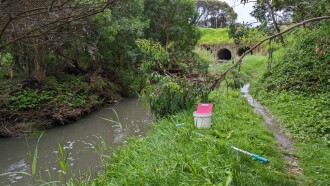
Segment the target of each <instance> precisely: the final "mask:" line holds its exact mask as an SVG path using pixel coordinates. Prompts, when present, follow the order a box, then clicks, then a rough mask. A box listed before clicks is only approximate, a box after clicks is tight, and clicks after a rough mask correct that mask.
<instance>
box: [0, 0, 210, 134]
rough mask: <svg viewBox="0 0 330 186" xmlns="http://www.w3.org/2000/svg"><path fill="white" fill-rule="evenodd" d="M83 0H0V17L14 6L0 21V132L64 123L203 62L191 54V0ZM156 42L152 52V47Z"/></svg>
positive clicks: (193, 32)
mask: <svg viewBox="0 0 330 186" xmlns="http://www.w3.org/2000/svg"><path fill="white" fill-rule="evenodd" d="M89 3H91V2H79V3H78V5H77V4H76V3H75V1H68V2H67V3H64V4H63V2H61V1H51V2H47V3H46V4H45V5H44V4H40V3H29V2H27V3H25V4H24V3H22V4H18V3H13V2H9V1H5V2H1V6H0V8H1V11H3V12H4V15H8V17H10V16H9V14H10V10H12V9H15V8H16V9H17V12H14V15H13V16H17V18H16V17H13V19H7V18H6V19H2V18H3V17H2V18H1V21H0V23H1V24H0V28H1V29H0V30H1V32H0V75H1V76H0V103H1V104H0V116H1V117H0V136H6V137H8V136H20V135H22V134H25V133H31V132H33V131H35V130H36V129H37V130H40V129H41V130H43V129H45V128H48V127H50V126H52V125H54V124H67V123H70V122H71V121H73V120H76V119H79V118H80V117H81V116H82V115H84V114H86V113H88V112H90V111H92V110H94V109H96V108H99V107H100V106H102V105H104V104H108V103H112V102H114V101H117V100H119V99H120V98H121V97H122V96H123V97H125V96H133V95H138V94H139V93H140V92H141V90H142V89H144V88H145V87H146V86H149V87H151V86H153V85H154V84H157V83H158V82H160V80H161V77H162V76H164V75H165V74H181V75H182V76H183V75H186V74H190V73H195V72H196V71H198V70H200V67H201V66H203V61H200V60H199V57H198V55H197V54H195V53H194V52H193V50H194V48H195V45H196V43H197V41H198V39H199V31H198V29H197V26H196V24H195V23H196V19H197V12H196V11H195V7H196V5H195V1H192V0H189V1H182V0H179V1H175V2H172V3H168V2H167V1H148V0H134V1H130V0H125V1H115V0H114V1H110V0H109V1H102V2H98V3H95V4H93V3H92V4H89ZM71 5H72V6H71ZM89 5H90V6H89ZM44 6H49V7H51V8H50V10H52V8H54V11H55V10H56V11H55V12H54V14H58V17H56V19H55V17H48V14H47V12H46V13H45V12H42V11H41V12H36V13H35V14H32V15H30V16H32V18H33V19H34V20H39V22H40V24H39V23H38V21H36V22H33V23H31V24H30V25H29V26H28V27H27V28H28V29H27V30H24V29H22V27H24V25H25V26H26V24H29V21H30V17H29V13H30V12H33V11H36V9H37V10H39V9H38V8H40V7H44ZM6 7H7V9H6ZM22 7H24V8H22ZM74 7H76V8H74ZM78 7H79V9H78ZM97 7H99V8H100V9H97ZM174 7H175V8H174ZM93 8H95V11H92V10H94V9H93ZM40 9H42V8H40ZM87 10H88V11H87ZM67 11H72V13H71V14H69V15H72V16H73V17H69V18H68V17H66V16H69V15H67V13H68V12H67ZM84 11H86V12H84ZM45 14H47V16H46V15H45ZM172 15H176V16H175V17H173V16H172ZM61 17H62V18H63V20H65V21H63V20H61ZM4 18H5V17H4ZM42 18H44V19H42ZM75 18H76V19H75ZM71 19H73V20H74V21H71ZM42 21H46V22H47V21H53V22H50V23H49V24H52V25H48V24H46V25H43V24H41V23H42ZM61 21H62V22H61ZM6 23H7V24H6ZM8 24H12V25H14V27H15V29H10V28H9V27H8ZM48 27H49V28H48ZM43 29H45V30H46V31H43ZM47 29H48V30H47ZM29 30H30V31H31V32H29ZM39 32H40V33H39ZM54 35H55V36H54ZM148 43H149V44H150V43H151V45H149V46H148ZM158 45H159V46H160V48H158V49H160V51H157V50H158V49H157V47H156V49H155V48H153V47H155V46H158ZM145 46H147V48H145ZM152 51H156V53H157V54H156V53H155V52H152ZM154 55H158V56H154ZM206 68H207V67H206ZM204 69H205V68H204ZM153 75H155V76H153Z"/></svg>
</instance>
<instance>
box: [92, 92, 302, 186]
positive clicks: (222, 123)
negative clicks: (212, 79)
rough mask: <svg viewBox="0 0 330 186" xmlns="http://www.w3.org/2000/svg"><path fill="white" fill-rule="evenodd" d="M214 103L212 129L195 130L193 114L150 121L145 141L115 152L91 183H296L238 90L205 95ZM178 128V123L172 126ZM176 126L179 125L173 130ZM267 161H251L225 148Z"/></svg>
mask: <svg viewBox="0 0 330 186" xmlns="http://www.w3.org/2000/svg"><path fill="white" fill-rule="evenodd" d="M210 99H211V100H213V103H214V105H215V107H214V111H213V116H212V120H213V126H212V128H211V129H196V128H195V127H194V124H193V116H192V112H193V110H188V111H184V112H181V113H178V114H176V115H172V116H168V117H167V118H165V119H162V120H158V121H156V122H154V124H153V129H152V130H151V131H150V133H149V135H147V137H145V138H132V139H131V140H129V143H128V145H127V146H124V147H120V148H119V149H116V150H115V151H114V152H113V154H112V156H111V162H109V163H108V165H107V166H108V170H107V175H106V176H101V177H98V178H97V179H95V180H94V184H95V185H221V184H222V185H228V184H229V183H231V184H233V185H295V184H296V182H295V180H293V179H291V178H289V177H288V176H287V173H286V170H285V166H286V165H285V162H284V160H283V157H282V154H281V152H279V150H278V148H277V143H276V141H275V139H274V138H273V136H272V134H271V133H270V132H269V131H268V129H267V128H266V126H265V125H264V124H263V122H262V120H261V118H260V117H259V116H258V115H257V114H255V113H254V112H253V111H252V110H251V108H250V106H249V105H248V103H247V101H246V100H245V99H244V98H243V96H242V95H241V94H240V92H237V91H233V90H229V91H228V93H226V91H223V90H220V91H217V92H213V93H212V94H211V95H210ZM177 124H180V125H177ZM177 126H181V127H177ZM231 145H236V146H238V147H241V148H242V149H245V150H248V151H250V152H254V153H257V154H260V155H262V156H264V157H266V158H268V159H270V161H271V162H270V163H269V164H264V163H261V162H258V161H255V160H253V159H252V158H251V157H249V156H246V155H244V154H240V153H237V152H236V151H234V150H232V149H231V148H230V146H231Z"/></svg>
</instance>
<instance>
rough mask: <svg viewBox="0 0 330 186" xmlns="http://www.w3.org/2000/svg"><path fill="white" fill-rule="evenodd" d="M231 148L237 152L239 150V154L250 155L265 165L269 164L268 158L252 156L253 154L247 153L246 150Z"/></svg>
mask: <svg viewBox="0 0 330 186" xmlns="http://www.w3.org/2000/svg"><path fill="white" fill-rule="evenodd" d="M231 148H233V149H235V150H237V151H239V152H243V153H244V154H248V155H250V156H252V157H253V158H255V159H257V160H259V161H262V162H264V163H268V162H269V161H268V160H267V159H266V158H263V157H260V156H259V155H257V154H252V153H249V152H246V151H245V150H242V149H239V148H237V147H234V146H231Z"/></svg>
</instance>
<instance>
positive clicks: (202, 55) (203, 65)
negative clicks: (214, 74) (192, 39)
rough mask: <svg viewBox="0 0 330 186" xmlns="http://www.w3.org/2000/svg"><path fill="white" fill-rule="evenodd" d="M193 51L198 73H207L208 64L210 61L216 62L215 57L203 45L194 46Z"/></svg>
mask: <svg viewBox="0 0 330 186" xmlns="http://www.w3.org/2000/svg"><path fill="white" fill-rule="evenodd" d="M194 53H195V54H196V55H197V56H196V57H195V60H196V62H197V65H196V66H195V68H196V69H197V70H198V71H199V73H203V74H207V73H208V72H209V66H210V64H211V63H216V62H217V59H216V58H215V57H214V56H213V55H212V54H211V52H210V51H208V50H206V49H205V48H203V47H196V48H195V50H194Z"/></svg>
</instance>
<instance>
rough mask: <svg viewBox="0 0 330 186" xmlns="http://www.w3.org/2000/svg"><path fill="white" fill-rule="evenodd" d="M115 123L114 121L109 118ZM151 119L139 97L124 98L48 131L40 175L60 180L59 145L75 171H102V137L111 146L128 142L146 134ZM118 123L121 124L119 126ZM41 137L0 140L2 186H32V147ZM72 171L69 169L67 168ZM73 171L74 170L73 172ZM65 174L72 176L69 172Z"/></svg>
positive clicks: (42, 147)
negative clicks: (131, 138) (73, 121)
mask: <svg viewBox="0 0 330 186" xmlns="http://www.w3.org/2000/svg"><path fill="white" fill-rule="evenodd" d="M102 118H106V119H109V120H113V121H115V122H111V121H109V120H105V119H102ZM151 120H152V115H151V113H150V111H149V110H148V109H146V108H144V107H143V106H142V104H141V103H140V102H139V100H138V99H137V98H128V99H124V100H123V101H121V102H120V103H117V104H114V105H111V106H109V107H106V108H103V109H100V110H98V111H95V112H93V113H91V114H89V115H88V116H86V117H84V118H82V119H81V120H79V121H77V122H75V123H73V124H70V125H66V126H60V127H55V128H52V129H50V130H48V131H47V132H45V133H44V134H43V136H42V138H41V140H40V141H39V144H38V161H37V168H38V169H37V171H38V175H39V176H41V177H42V179H43V180H48V179H49V178H50V177H51V178H52V180H58V176H59V174H60V172H61V169H60V165H59V161H58V158H59V157H61V155H60V152H59V147H58V144H60V143H61V144H62V145H63V149H64V150H65V151H66V152H67V153H68V158H67V163H68V165H69V167H70V169H72V173H73V174H78V175H80V174H81V173H87V172H91V173H92V175H95V174H96V173H97V172H98V171H99V168H98V167H99V166H100V156H99V155H98V154H97V153H96V150H95V144H97V145H100V144H101V142H100V141H102V140H100V139H101V138H102V139H103V140H104V142H105V144H106V145H107V146H108V147H110V151H111V149H112V148H113V147H116V146H118V145H121V144H125V143H126V140H127V138H128V137H129V136H133V135H135V136H143V135H145V133H146V131H148V128H149V126H150V125H149V123H150V122H151ZM118 123H121V125H119V124H118ZM37 141H38V136H35V137H28V138H25V139H24V138H9V139H6V138H3V139H0V149H1V153H0V159H1V160H2V161H0V174H3V173H8V172H13V173H11V174H9V175H6V176H0V185H17V186H26V185H32V178H31V177H30V176H27V175H24V174H20V173H17V172H27V173H29V174H31V161H30V159H29V156H28V152H29V148H28V145H27V143H28V144H29V147H30V149H31V151H34V149H35V146H36V144H37ZM67 172H69V171H67ZM70 172H71V171H70ZM66 176H70V174H69V173H67V175H66Z"/></svg>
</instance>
